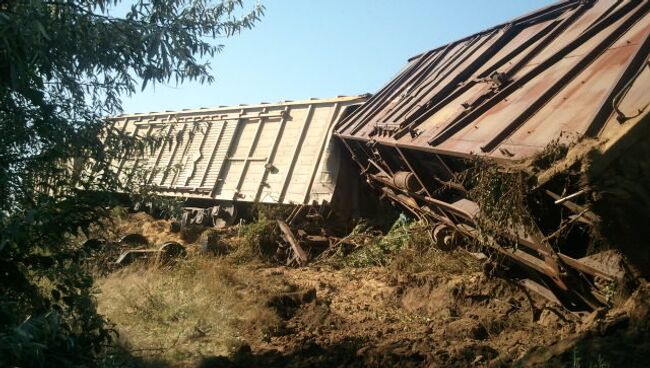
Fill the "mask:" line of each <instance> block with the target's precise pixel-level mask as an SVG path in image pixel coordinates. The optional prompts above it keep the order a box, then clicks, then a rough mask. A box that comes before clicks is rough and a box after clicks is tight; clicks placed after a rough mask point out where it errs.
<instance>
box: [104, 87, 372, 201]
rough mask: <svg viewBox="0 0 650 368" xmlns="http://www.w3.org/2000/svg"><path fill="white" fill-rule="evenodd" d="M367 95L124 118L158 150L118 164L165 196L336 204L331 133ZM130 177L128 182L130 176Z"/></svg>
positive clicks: (125, 127)
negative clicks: (139, 173)
mask: <svg viewBox="0 0 650 368" xmlns="http://www.w3.org/2000/svg"><path fill="white" fill-rule="evenodd" d="M364 99H365V97H364V96H354V97H338V98H333V99H311V100H307V101H298V102H293V101H287V102H282V103H275V104H260V105H255V106H247V105H240V106H232V107H220V108H215V109H198V110H182V111H177V112H161V113H149V114H132V115H121V116H117V117H115V118H112V119H110V120H111V121H112V123H113V124H114V127H115V128H117V129H119V130H121V131H122V132H124V133H125V134H127V135H131V136H134V135H135V136H138V137H142V138H144V137H152V138H154V139H158V141H159V144H158V145H157V146H156V147H155V149H151V150H146V151H145V152H144V153H143V154H140V155H138V156H137V157H136V156H135V155H132V156H129V157H125V158H124V159H123V160H122V161H121V162H119V163H116V165H115V166H116V168H117V169H118V170H120V171H122V172H127V171H128V172H131V171H132V170H125V168H134V167H138V168H143V169H144V171H146V172H148V174H147V177H146V178H145V180H144V181H145V182H146V183H148V184H150V185H152V186H154V187H155V188H156V190H157V191H158V192H159V193H160V194H163V195H168V196H176V197H181V198H204V199H215V200H225V201H240V202H263V203H277V204H310V203H313V202H317V203H323V202H325V201H327V202H329V201H331V200H332V196H333V193H334V190H335V185H336V180H337V176H338V168H339V164H340V160H341V157H340V154H339V153H338V151H337V150H335V149H334V147H333V146H332V130H333V128H334V125H335V123H336V122H338V120H339V119H340V118H341V117H342V116H344V115H345V114H347V113H348V111H349V110H348V109H350V108H352V107H353V106H356V105H358V104H360V103H362V102H363V101H364ZM124 180H128V179H127V178H124Z"/></svg>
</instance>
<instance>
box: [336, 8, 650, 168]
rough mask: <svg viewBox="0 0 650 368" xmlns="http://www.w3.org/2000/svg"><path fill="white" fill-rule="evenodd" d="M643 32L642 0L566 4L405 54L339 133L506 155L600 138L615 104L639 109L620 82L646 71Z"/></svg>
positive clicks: (642, 101)
mask: <svg viewBox="0 0 650 368" xmlns="http://www.w3.org/2000/svg"><path fill="white" fill-rule="evenodd" d="M649 31H650V16H649V15H648V1H616V2H614V1H581V0H580V1H564V2H561V3H558V4H556V5H554V6H551V7H548V8H546V9H543V10H541V11H539V12H535V13H532V14H529V15H527V16H525V17H522V18H519V19H516V20H513V21H512V22H509V23H506V24H503V25H500V26H497V27H494V28H491V29H488V30H486V31H483V32H480V33H478V34H475V35H472V36H470V37H467V38H464V39H462V40H460V41H457V42H454V43H451V44H449V45H445V46H442V47H439V48H436V49H434V50H431V51H427V52H425V53H423V54H421V55H418V56H416V57H414V58H412V59H411V60H410V61H409V63H408V65H407V66H406V67H405V68H404V69H403V70H402V71H401V72H400V73H399V74H398V75H397V76H396V77H395V78H394V79H393V80H392V81H390V82H389V83H388V84H387V85H386V86H385V87H384V88H382V89H381V90H380V91H379V92H377V93H376V94H375V95H374V96H373V97H372V98H371V99H370V100H369V101H368V102H367V103H366V104H365V105H364V106H363V108H361V109H359V110H357V111H356V112H355V113H354V114H353V115H352V116H350V117H349V118H347V119H346V120H345V121H344V122H342V123H341V124H340V125H339V126H338V127H337V134H338V135H339V136H341V137H343V138H349V139H362V140H368V141H370V140H372V141H373V142H377V143H379V144H385V145H391V146H399V147H404V148H412V149H417V150H422V151H427V152H435V153H443V154H449V155H454V156H470V155H481V156H488V157H494V158H499V159H508V160H514V159H522V158H526V157H529V156H531V155H533V154H535V153H537V152H539V151H540V150H542V149H543V148H544V147H545V146H546V145H547V144H548V142H550V141H552V140H559V141H560V142H562V143H571V142H573V141H576V140H577V139H580V138H581V137H585V136H588V137H599V136H600V135H601V133H602V132H603V131H605V130H607V129H608V128H616V126H618V125H621V124H620V123H618V122H616V120H612V119H611V116H612V114H614V113H615V111H617V110H618V106H628V105H632V106H629V107H628V111H629V112H628V114H630V115H634V114H636V110H638V109H641V110H643V111H642V113H641V114H646V113H647V111H646V109H645V107H646V104H647V103H648V100H649V99H650V90H649V89H648V88H637V89H636V90H632V89H628V88H627V87H628V85H629V84H630V83H634V81H635V80H638V79H647V78H648V77H649V76H650V68H648V50H649V48H650V44H649V41H648V33H649ZM646 86H647V85H646ZM623 92H625V93H623ZM612 125H614V127H611V126H612Z"/></svg>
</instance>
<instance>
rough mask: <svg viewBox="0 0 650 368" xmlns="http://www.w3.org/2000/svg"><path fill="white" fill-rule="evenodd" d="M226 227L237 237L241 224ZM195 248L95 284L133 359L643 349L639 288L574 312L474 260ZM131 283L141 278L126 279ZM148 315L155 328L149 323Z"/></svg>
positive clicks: (312, 359) (361, 363)
mask: <svg viewBox="0 0 650 368" xmlns="http://www.w3.org/2000/svg"><path fill="white" fill-rule="evenodd" d="M136 216H139V217H136V218H135V219H133V220H132V221H126V222H124V223H123V225H125V224H130V225H129V226H127V227H128V229H129V231H130V232H133V231H132V230H134V229H135V230H138V227H139V228H140V230H141V232H142V233H144V235H146V236H148V235H150V233H151V235H152V236H154V235H155V237H156V241H164V240H166V238H165V236H164V234H165V233H166V231H167V230H165V229H166V227H165V226H162V225H161V224H162V223H159V222H156V221H155V220H152V219H149V220H150V221H153V222H154V223H155V224H157V225H156V226H151V225H149V226H145V224H148V223H149V222H150V221H149V220H147V219H146V218H145V217H143V216H144V215H140V214H138V215H136ZM158 221H160V220H158ZM122 231H125V229H122ZM117 232H119V230H118V231H117ZM170 237H171V238H170V239H174V240H176V239H180V238H179V236H178V235H176V234H171V233H170ZM223 238H229V239H230V240H228V241H230V242H232V244H234V245H232V246H233V247H236V246H237V244H236V243H237V239H236V238H237V231H231V232H230V233H227V234H224V235H223ZM198 239H201V238H200V237H197V238H196V242H200V240H198ZM181 240H182V239H181ZM186 243H187V242H186ZM198 246H199V245H197V244H195V245H192V244H188V248H190V256H189V259H187V260H185V261H183V262H184V263H182V264H179V265H176V266H174V268H170V269H163V270H160V269H156V268H153V267H154V266H152V265H148V264H134V265H131V266H129V267H128V268H127V269H124V270H121V271H118V272H114V273H112V274H110V275H108V276H106V277H105V278H103V279H102V280H100V282H99V283H98V287H99V289H100V290H101V291H102V293H100V294H99V295H98V300H99V305H100V311H102V312H103V313H105V314H106V315H107V316H108V318H109V319H110V320H111V321H113V322H114V323H116V329H117V331H120V332H121V335H120V341H121V343H122V344H123V346H124V347H125V349H126V350H127V351H129V352H130V354H131V355H132V356H134V357H135V358H137V359H135V358H134V359H133V360H131V363H130V364H132V365H136V366H138V365H139V366H145V365H149V366H150V365H154V366H187V367H366V366H370V367H392V366H394V367H510V366H522V367H538V366H539V367H547V366H548V367H619V366H626V367H635V366H637V367H642V366H645V365H644V364H645V363H646V362H647V359H648V358H649V357H650V354H649V352H650V339H649V338H648V337H650V332H649V331H650V328H649V327H650V326H649V323H648V315H650V297H649V296H650V291H649V290H650V287H648V286H647V285H642V287H641V288H640V289H639V290H638V291H637V292H636V293H635V294H634V295H633V296H632V297H631V298H630V299H629V300H628V301H627V302H625V303H623V304H622V305H620V306H618V307H616V308H612V309H610V310H607V311H605V310H601V311H596V312H593V313H591V314H585V315H576V314H573V313H570V312H567V311H565V310H564V309H563V308H561V307H559V306H557V305H553V304H551V303H549V302H547V301H546V300H544V299H541V298H539V297H537V296H536V295H532V294H530V293H529V292H527V291H526V290H525V289H523V288H521V287H519V286H517V285H516V284H515V283H513V282H510V281H508V280H504V279H500V278H491V277H487V276H485V275H484V274H483V273H482V272H480V271H476V270H475V269H474V268H468V270H467V272H460V273H459V272H446V271H445V270H444V269H442V270H440V269H437V268H436V269H434V270H424V271H422V272H411V271H408V268H405V269H400V268H396V267H349V266H343V267H336V266H332V265H311V266H307V267H303V268H297V269H296V268H287V267H281V266H277V265H272V264H268V263H264V262H248V263H245V264H238V263H236V262H233V261H232V260H229V258H228V256H213V255H205V254H201V253H199V252H198V251H196V252H194V251H192V249H194V248H198ZM239 246H241V244H239ZM235 253H236V252H235ZM446 262H449V261H448V260H446ZM403 263H404V262H403V261H402V263H400V264H403ZM194 269H196V270H198V271H197V272H190V271H188V270H194ZM143 270H144V271H143ZM138 280H141V281H142V283H140V284H139V285H140V286H139V287H133V285H135V284H138V282H139V281H138ZM161 280H163V281H161ZM164 280H174V282H171V281H169V282H164ZM129 285H131V286H129ZM187 285H193V286H194V287H192V288H189V287H188V286H187ZM189 289H191V290H189ZM129 290H131V291H130V292H129ZM230 290H234V291H232V292H231V291H230ZM145 291H146V292H145ZM192 293H194V294H192ZM142 295H149V296H151V297H147V298H145V297H142ZM151 300H154V301H157V302H156V303H158V304H157V305H158V307H160V306H161V305H163V306H168V307H169V308H172V307H173V308H176V306H175V303H176V304H183V303H184V305H186V306H187V308H186V309H183V310H182V311H181V312H182V313H181V312H178V311H176V309H174V311H175V312H174V313H169V310H168V309H165V308H162V307H160V308H158V309H159V314H158V315H155V314H153V315H147V313H145V312H143V311H147V310H150V309H152V308H151V307H147V306H148V305H149V304H147V303H151ZM125 305H128V306H129V308H130V309H129V308H125V307H124V306H125ZM215 305H216V306H217V307H215ZM147 308H149V309H147ZM153 309H156V308H153ZM256 316H258V317H257V318H256ZM157 326H165V327H164V328H161V329H158V330H156V331H154V332H153V333H152V332H151V329H155V328H158V327H157ZM144 330H149V331H144ZM192 331H194V333H195V334H196V336H195V335H192ZM177 336H181V338H178V337H177ZM188 336H189V337H188ZM170 341H171V343H170ZM143 359H144V360H143ZM143 362H144V363H143ZM146 362H149V363H146ZM152 362H155V363H152Z"/></svg>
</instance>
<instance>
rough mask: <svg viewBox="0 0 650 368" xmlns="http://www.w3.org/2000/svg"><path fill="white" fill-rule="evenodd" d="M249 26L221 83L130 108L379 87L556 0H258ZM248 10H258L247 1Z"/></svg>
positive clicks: (142, 97)
mask: <svg viewBox="0 0 650 368" xmlns="http://www.w3.org/2000/svg"><path fill="white" fill-rule="evenodd" d="M260 2H261V3H262V4H264V5H265V7H266V14H265V16H264V17H263V19H262V21H261V22H260V23H259V24H258V25H257V26H256V27H255V28H253V29H252V30H248V31H245V32H243V33H242V34H241V35H239V36H236V37H233V38H230V39H226V40H221V42H222V43H224V44H225V45H226V47H225V48H224V50H223V52H222V53H221V54H218V55H216V56H215V58H214V59H213V60H212V61H211V65H212V71H213V74H214V75H215V82H214V83H213V84H211V85H200V84H198V83H184V84H181V85H178V86H176V85H175V84H173V83H172V84H170V85H156V86H155V87H151V86H149V87H147V89H146V90H145V91H143V92H138V93H136V94H135V95H133V96H131V97H125V98H124V112H126V113H134V112H149V111H161V110H179V109H183V108H198V107H213V106H218V105H238V104H242V103H245V104H255V103H258V102H262V101H263V102H276V101H280V100H300V99H308V98H311V97H319V98H326V97H333V96H337V95H356V94H361V93H366V92H370V93H373V92H375V91H377V90H378V89H379V88H380V87H381V86H382V85H383V84H384V83H386V82H388V81H389V80H390V79H391V78H392V77H393V76H394V75H395V74H396V73H397V72H398V71H399V70H400V69H401V68H402V67H403V66H404V65H405V64H406V60H407V59H408V58H409V57H411V56H413V55H416V54H419V53H421V52H423V51H426V50H429V49H432V48H434V47H437V46H440V45H443V44H445V43H448V42H450V41H453V40H455V39H458V38H462V37H464V36H468V35H470V34H472V33H474V32H477V31H480V30H483V29H485V28H488V27H491V26H493V25H497V24H499V23H503V22H505V21H508V20H510V19H512V18H515V17H518V16H520V15H523V14H525V13H528V12H530V11H533V10H535V9H538V8H541V7H543V6H546V5H548V4H551V3H553V2H555V1H551V0H452V1H448V0H446V1H442V0H392V1H389V0H348V1H345V0H260ZM248 5H249V6H250V5H254V3H253V2H251V1H248Z"/></svg>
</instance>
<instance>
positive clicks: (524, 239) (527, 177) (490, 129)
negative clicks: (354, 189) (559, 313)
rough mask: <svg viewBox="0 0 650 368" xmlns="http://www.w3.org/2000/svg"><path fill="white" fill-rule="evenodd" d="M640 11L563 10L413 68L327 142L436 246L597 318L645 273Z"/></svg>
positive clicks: (646, 189)
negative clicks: (486, 254)
mask: <svg viewBox="0 0 650 368" xmlns="http://www.w3.org/2000/svg"><path fill="white" fill-rule="evenodd" d="M648 8H649V2H648V1H629V0H622V1H605V0H602V1H584V0H573V1H562V2H559V3H557V4H554V5H552V6H549V7H547V8H544V9H541V10H539V11H536V12H533V13H531V14H528V15H525V16H523V17H520V18H518V19H514V20H512V21H511V22H508V23H505V24H502V25H499V26H496V27H493V28H490V29H487V30H485V31H482V32H479V33H477V34H474V35H471V36H469V37H466V38H464V39H461V40H458V41H456V42H452V43H450V44H447V45H444V46H441V47H438V48H435V49H433V50H430V51H427V52H425V53H423V54H421V55H417V56H415V57H413V58H411V59H410V60H409V61H408V64H407V65H406V67H405V68H404V69H403V70H402V71H400V72H399V73H398V74H397V75H396V76H395V77H394V78H393V79H392V80H391V81H390V82H389V83H388V84H386V85H385V86H384V87H383V88H382V89H381V90H379V91H378V92H377V93H376V94H375V95H374V96H373V97H372V98H370V99H369V100H368V101H367V103H365V104H364V105H363V106H362V107H361V108H359V109H358V110H356V111H355V112H354V113H352V114H351V115H350V116H349V117H348V118H346V119H345V120H343V121H342V122H341V123H340V124H338V125H337V127H336V129H335V135H337V136H338V137H339V138H340V139H341V141H342V142H343V143H344V145H345V147H346V148H347V150H348V151H349V153H350V155H351V158H352V159H353V160H354V161H355V162H356V163H357V164H358V166H359V168H360V170H361V171H362V173H363V175H365V178H366V179H367V182H368V183H369V185H370V186H371V187H373V188H375V189H376V191H377V192H379V193H381V194H382V195H383V196H385V197H387V198H388V199H390V200H391V201H392V202H394V203H395V204H398V205H400V206H402V207H403V208H405V209H406V210H408V211H410V212H411V213H412V214H413V215H414V216H417V217H419V218H421V219H423V220H425V221H428V222H430V223H431V227H432V235H433V237H434V239H435V241H436V242H437V243H438V245H440V246H441V247H451V246H453V245H454V244H453V243H454V242H455V241H457V239H458V238H464V239H466V240H467V239H470V240H471V239H473V240H476V243H478V244H480V246H482V247H483V249H487V250H489V251H490V254H494V255H499V257H495V258H499V259H501V264H503V265H505V266H506V267H507V272H512V273H514V274H516V275H518V276H517V277H518V278H519V282H521V283H522V284H523V285H525V286H528V287H529V288H531V289H532V290H535V291H537V292H539V293H540V294H542V295H544V296H545V297H547V298H549V299H551V300H555V301H557V302H558V303H562V304H564V305H565V306H568V307H569V308H575V309H591V308H596V307H598V306H601V305H603V304H607V303H609V302H610V300H611V297H612V294H613V293H615V291H613V290H614V286H613V285H619V286H620V285H621V278H624V275H630V274H632V275H633V276H643V275H645V276H647V275H648V273H650V257H649V253H650V245H649V244H648V241H649V240H648V239H650V230H649V229H648V226H647V225H646V224H645V223H646V222H647V221H648V219H650V211H649V210H648V209H649V208H650V171H649V170H650V121H649V120H650V118H649V115H648V110H649V109H648V104H649V103H650V64H649V61H648V56H649V50H650V41H649V37H648V35H649V31H650V16H649V15H648ZM495 168H496V169H495ZM513 175H514V177H515V178H517V180H510V179H512V178H513ZM508 178H510V179H508ZM481 179H485V180H486V181H487V185H486V183H481V182H480V180H481ZM490 191H492V193H488V192H490ZM513 192H521V193H522V195H521V196H515V197H516V198H514V199H513V198H507V197H508V196H510V195H513ZM489 195H492V196H493V198H489ZM486 196H487V197H488V198H486ZM485 202H489V203H485ZM515 202H517V203H519V204H520V205H521V207H523V208H524V209H525V212H526V213H525V214H522V215H521V216H512V215H513V214H515V213H517V212H518V211H519V209H520V208H519V207H518V206H517V205H514V204H513V203H515ZM500 205H503V206H502V208H501V213H497V214H495V213H494V209H495V208H497V209H498V208H499V206H500ZM508 206H511V208H508ZM515 207H517V208H515ZM491 211H492V212H491ZM509 211H511V212H512V213H508V212H509ZM492 215H495V216H492ZM491 216H492V217H491ZM495 217H496V218H495ZM504 219H505V220H504ZM517 219H519V220H520V221H517ZM491 221H492V222H494V223H493V224H492V225H496V226H490V225H491V224H490V222H491ZM499 225H501V227H500V228H499V230H498V231H494V229H495V228H498V227H499ZM490 230H492V231H490ZM466 240H465V241H466ZM621 253H622V254H621ZM625 259H627V261H628V262H625V261H624V260H625ZM625 277H626V276H625ZM615 281H616V282H618V284H617V283H616V282H615Z"/></svg>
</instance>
